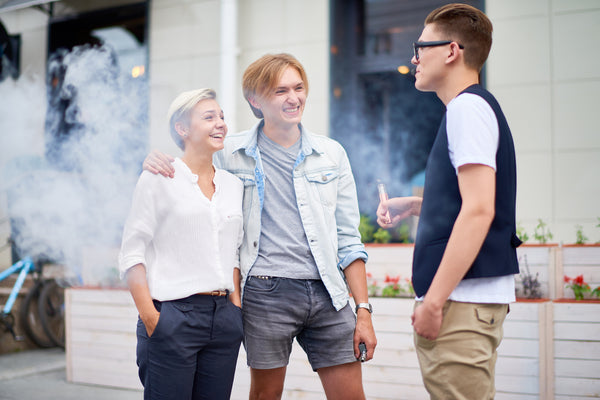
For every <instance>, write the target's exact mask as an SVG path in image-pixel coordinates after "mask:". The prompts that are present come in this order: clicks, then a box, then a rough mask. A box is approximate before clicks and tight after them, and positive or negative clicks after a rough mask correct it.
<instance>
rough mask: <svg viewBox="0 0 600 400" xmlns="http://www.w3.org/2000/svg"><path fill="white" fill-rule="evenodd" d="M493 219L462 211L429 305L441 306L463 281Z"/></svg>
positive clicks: (428, 292) (436, 275)
mask: <svg viewBox="0 0 600 400" xmlns="http://www.w3.org/2000/svg"><path fill="white" fill-rule="evenodd" d="M492 219H493V216H491V215H489V214H485V213H473V212H469V211H466V212H463V211H461V212H460V213H459V215H458V218H457V219H456V222H455V223H454V227H453V229H452V233H451V235H450V238H449V240H448V244H447V246H446V250H445V252H444V256H443V257H442V261H441V262H440V266H439V268H438V270H437V272H436V274H435V277H434V278H433V282H432V283H431V286H430V287H429V290H428V291H427V294H426V295H425V299H426V301H427V302H428V303H431V304H432V305H435V306H437V307H441V306H442V305H443V304H444V302H445V301H446V300H447V299H448V297H449V296H450V294H451V293H452V291H453V290H454V288H456V286H457V285H458V284H459V283H460V281H461V280H462V279H463V277H464V276H465V274H466V273H467V271H468V270H469V268H471V265H472V264H473V261H475V258H476V257H477V254H478V253H479V251H480V250H481V246H482V245H483V241H484V240H485V237H486V235H487V233H488V231H489V228H490V225H491V223H492Z"/></svg>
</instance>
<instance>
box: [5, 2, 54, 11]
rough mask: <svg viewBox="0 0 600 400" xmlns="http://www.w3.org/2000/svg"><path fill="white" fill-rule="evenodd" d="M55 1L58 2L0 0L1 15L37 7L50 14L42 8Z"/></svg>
mask: <svg viewBox="0 0 600 400" xmlns="http://www.w3.org/2000/svg"><path fill="white" fill-rule="evenodd" d="M55 1H58V0H0V13H3V12H8V11H14V10H20V9H22V8H27V7H34V6H37V7H38V8H40V9H42V10H43V11H45V12H47V13H49V11H48V10H47V9H45V8H43V7H42V6H43V5H45V4H49V3H53V2H55Z"/></svg>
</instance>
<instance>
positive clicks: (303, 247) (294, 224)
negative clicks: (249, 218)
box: [249, 129, 321, 279]
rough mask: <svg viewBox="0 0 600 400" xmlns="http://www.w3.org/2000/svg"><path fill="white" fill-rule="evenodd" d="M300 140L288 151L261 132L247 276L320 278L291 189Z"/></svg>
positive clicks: (294, 193) (259, 134)
mask: <svg viewBox="0 0 600 400" xmlns="http://www.w3.org/2000/svg"><path fill="white" fill-rule="evenodd" d="M300 148H301V140H298V141H297V142H296V143H295V144H294V145H292V146H291V147H289V148H287V149H286V148H285V147H283V146H280V145H279V144H277V143H275V142H273V141H272V140H271V139H269V138H268V137H267V136H266V135H265V134H264V133H263V131H262V129H260V130H259V132H258V149H259V150H260V157H261V159H262V165H263V169H264V173H265V194H264V196H265V197H264V202H263V210H262V215H261V232H260V242H259V243H260V245H259V248H258V257H257V258H256V261H255V263H254V265H253V266H252V268H251V269H250V272H249V274H250V275H251V276H260V275H265V276H278V277H283V278H294V279H321V278H320V276H319V272H318V270H317V264H316V263H315V260H314V258H313V256H312V253H311V251H310V247H309V246H308V240H307V238H306V233H305V232H304V227H303V226H302V220H301V219H300V212H299V211H298V205H297V202H296V192H295V190H294V181H293V170H294V164H295V162H296V159H297V158H298V154H299V153H300Z"/></svg>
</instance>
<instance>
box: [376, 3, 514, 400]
mask: <svg viewBox="0 0 600 400" xmlns="http://www.w3.org/2000/svg"><path fill="white" fill-rule="evenodd" d="M491 44H492V24H491V22H490V20H489V19H488V18H487V17H486V16H485V14H483V13H482V12H481V11H479V10H477V9H475V8H473V7H471V6H468V5H465V4H448V5H445V6H443V7H440V8H438V9H436V10H434V11H432V12H431V13H430V14H429V16H428V17H427V18H426V20H425V27H424V29H423V32H422V34H421V37H420V38H419V41H418V42H416V43H414V45H413V47H414V57H413V59H412V63H413V64H414V65H415V66H416V74H415V79H416V82H415V87H416V88H417V89H418V90H420V91H426V92H435V93H436V94H437V96H438V97H439V98H440V99H441V100H442V101H443V102H444V104H445V105H446V115H445V116H444V119H443V120H442V123H441V124H440V128H439V131H438V135H437V137H436V140H435V143H434V144H433V147H432V150H431V153H430V155H429V159H428V161H427V168H426V175H425V190H424V194H423V198H422V199H421V198H418V197H402V198H392V199H390V200H388V201H386V202H382V203H380V205H379V208H378V210H377V214H378V222H379V224H380V225H381V226H383V227H385V228H389V227H392V226H394V225H396V224H397V223H398V222H399V221H400V220H401V219H402V218H404V217H406V216H408V215H419V216H420V218H419V226H418V231H417V238H416V242H415V250H414V259H413V277H412V280H413V286H414V289H415V292H416V295H417V303H416V305H415V310H414V313H413V315H412V322H413V327H414V331H415V334H414V338H415V347H416V350H417V356H418V358H419V364H420V367H421V373H422V376H423V381H424V383H425V387H426V389H427V391H428V392H429V394H430V396H431V398H432V399H492V398H494V395H495V386H494V375H495V363H496V357H497V353H496V349H497V347H498V346H499V345H500V341H501V339H502V325H503V322H504V319H505V317H506V314H507V312H508V304H509V303H511V302H513V301H514V300H515V287H514V276H513V275H514V274H517V273H518V272H519V267H518V262H517V256H516V247H517V246H518V245H519V244H520V240H519V239H518V238H517V236H516V234H515V232H516V227H515V201H516V163H515V151H514V145H513V140H512V135H511V133H510V129H509V127H508V124H507V122H506V119H505V118H504V115H503V113H502V110H501V109H500V106H499V105H498V103H497V101H496V100H495V98H494V97H493V96H492V95H491V94H490V93H489V92H488V91H486V90H485V89H483V87H481V86H480V85H479V73H480V71H481V68H482V67H483V64H484V62H485V60H486V59H487V56H488V54H489V51H490V48H491ZM388 210H389V211H390V214H387V212H388ZM388 215H389V216H388Z"/></svg>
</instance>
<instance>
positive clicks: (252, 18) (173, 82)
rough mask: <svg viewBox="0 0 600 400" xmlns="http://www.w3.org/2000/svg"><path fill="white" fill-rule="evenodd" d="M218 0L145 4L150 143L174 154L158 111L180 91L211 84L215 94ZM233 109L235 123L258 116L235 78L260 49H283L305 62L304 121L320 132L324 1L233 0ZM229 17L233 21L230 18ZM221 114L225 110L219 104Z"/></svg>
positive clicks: (244, 125) (323, 123)
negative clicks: (236, 52)
mask: <svg viewBox="0 0 600 400" xmlns="http://www.w3.org/2000/svg"><path fill="white" fill-rule="evenodd" d="M220 3H221V2H220V1H219V0H196V1H185V0H154V1H153V2H152V3H151V4H152V9H151V12H150V15H151V17H150V77H151V97H152V98H151V106H150V125H151V132H150V147H151V148H156V149H161V150H164V151H169V152H171V154H179V153H180V151H179V150H178V149H177V148H176V147H175V144H174V143H173V141H172V139H171V138H170V136H169V134H168V131H167V130H166V120H165V114H166V110H167V108H168V106H169V104H170V102H171V101H172V99H173V98H174V97H175V96H176V95H177V94H178V93H179V92H181V91H184V90H190V89H192V88H199V87H212V88H214V89H215V90H216V91H217V95H218V94H219V90H220V87H219V84H220V80H221V75H220V73H221V70H220V64H219V62H220V51H221V49H220V48H219V44H220V37H219V36H220V28H219V26H218V25H217V24H218V22H219V21H220V5H221V4H220ZM237 3H238V21H239V22H238V46H239V55H238V60H237V63H238V71H237V73H236V76H235V77H233V79H235V80H236V84H235V87H236V88H238V89H237V93H236V94H237V102H236V104H235V107H236V110H235V113H231V114H235V115H237V118H236V120H235V121H234V123H233V124H232V125H234V126H236V127H237V129H238V130H244V129H248V128H250V127H252V126H253V125H254V124H255V123H256V122H257V119H256V118H255V117H254V115H253V114H252V112H251V111H250V108H249V106H248V104H247V103H246V101H245V100H244V98H243V95H242V89H241V78H242V75H243V73H244V70H245V69H246V67H247V66H248V65H250V63H252V62H253V61H254V60H256V59H257V58H259V57H260V56H262V55H264V54H266V53H279V52H287V53H291V54H293V55H294V56H296V57H297V58H298V59H299V60H300V62H301V63H302V64H303V65H304V67H305V69H306V71H307V74H308V78H309V85H310V91H309V98H308V102H307V106H306V110H305V117H304V124H305V125H306V126H307V127H308V128H309V129H310V130H312V131H314V132H317V133H322V134H327V127H328V124H329V121H328V117H329V116H328V104H329V98H328V92H329V90H328V88H329V74H328V71H329V56H328V51H329V36H328V23H329V22H328V21H329V11H328V2H327V1H323V0H308V1H303V2H297V1H290V0H238V2H237ZM231 23H235V22H234V21H231ZM224 112H225V118H226V120H227V113H228V110H224Z"/></svg>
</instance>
